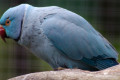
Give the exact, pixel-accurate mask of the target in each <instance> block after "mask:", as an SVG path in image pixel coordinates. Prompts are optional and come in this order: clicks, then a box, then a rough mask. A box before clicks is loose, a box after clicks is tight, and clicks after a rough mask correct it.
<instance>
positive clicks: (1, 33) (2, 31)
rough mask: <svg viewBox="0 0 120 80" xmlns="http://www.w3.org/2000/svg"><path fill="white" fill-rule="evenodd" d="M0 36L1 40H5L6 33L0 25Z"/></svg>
mask: <svg viewBox="0 0 120 80" xmlns="http://www.w3.org/2000/svg"><path fill="white" fill-rule="evenodd" d="M0 36H1V38H2V39H3V41H4V42H6V40H5V37H6V33H5V29H4V28H3V27H2V25H0Z"/></svg>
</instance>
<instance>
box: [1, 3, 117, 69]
mask: <svg viewBox="0 0 120 80" xmlns="http://www.w3.org/2000/svg"><path fill="white" fill-rule="evenodd" d="M17 10H19V11H18V12H16V11H17ZM13 13H14V15H12V14H13ZM6 16H7V17H9V19H10V20H11V25H10V26H9V27H8V26H7V27H6V26H5V25H4V23H5V21H6V18H7V17H6ZM21 22H22V23H21ZM0 24H1V25H3V28H4V29H5V31H6V34H7V37H10V38H12V39H15V40H16V41H17V42H18V43H19V44H20V45H22V46H24V47H26V48H28V49H29V50H30V51H31V52H32V53H34V54H35V55H36V56H38V57H40V58H42V59H43V60H45V61H46V62H48V63H49V64H50V65H51V66H52V67H53V68H54V69H56V68H58V67H63V68H80V69H83V70H91V71H96V70H102V69H105V68H108V67H111V66H114V65H117V64H118V62H117V61H116V60H117V58H118V54H117V52H116V50H115V49H114V48H113V47H112V45H111V44H110V43H109V42H108V41H107V40H106V39H105V38H104V37H103V36H102V35H101V34H100V33H99V32H97V31H96V30H95V29H94V28H93V27H92V25H90V24H89V23H88V22H87V21H86V20H85V19H84V18H82V17H81V16H79V15H77V14H75V13H73V12H71V11H68V10H66V9H63V8H60V7H56V6H51V7H40V8H38V7H33V6H30V5H28V4H22V5H20V6H17V7H14V8H10V9H9V10H8V11H6V12H5V13H4V15H3V17H2V18H1V20H0Z"/></svg>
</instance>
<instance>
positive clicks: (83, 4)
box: [0, 0, 120, 80]
mask: <svg viewBox="0 0 120 80" xmlns="http://www.w3.org/2000/svg"><path fill="white" fill-rule="evenodd" d="M21 3H28V4H31V5H33V6H36V7H43V6H60V7H63V8H66V9H68V10H71V11H73V12H75V13H77V14H79V15H81V16H83V17H84V18H85V19H86V20H87V21H88V22H90V23H91V24H92V25H93V27H94V28H95V29H96V30H98V31H99V32H100V33H102V35H103V36H104V37H106V38H107V39H108V41H110V42H111V43H112V44H113V45H114V47H115V48H116V50H117V51H118V52H119V53H120V1H119V0H0V16H2V14H3V13H4V12H5V11H6V10H7V9H8V8H10V7H13V6H16V5H19V4H21ZM119 61H120V59H119ZM48 70H52V69H51V67H50V66H49V65H48V64H47V63H45V62H44V61H42V60H41V59H38V58H37V57H35V56H34V55H33V54H31V53H30V52H29V51H27V50H25V49H24V48H23V47H21V46H19V45H18V44H17V43H16V42H15V41H13V40H11V39H7V43H4V42H3V41H2V40H1V39H0V80H6V79H8V78H11V77H15V76H18V75H23V74H27V73H32V72H39V71H48Z"/></svg>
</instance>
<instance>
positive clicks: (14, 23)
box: [0, 4, 25, 40]
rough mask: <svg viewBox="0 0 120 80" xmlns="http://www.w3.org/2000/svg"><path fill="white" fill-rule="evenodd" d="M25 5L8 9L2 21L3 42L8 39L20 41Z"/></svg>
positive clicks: (0, 24)
mask: <svg viewBox="0 0 120 80" xmlns="http://www.w3.org/2000/svg"><path fill="white" fill-rule="evenodd" d="M24 13H25V4H22V5H19V6H16V7H13V8H10V9H8V10H7V11H6V12H5V13H4V14H3V16H2V17H1V19H0V36H1V37H2V39H3V40H5V38H6V37H8V38H12V39H15V40H16V39H18V38H19V36H20V32H21V27H22V22H23V17H24Z"/></svg>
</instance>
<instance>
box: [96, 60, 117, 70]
mask: <svg viewBox="0 0 120 80" xmlns="http://www.w3.org/2000/svg"><path fill="white" fill-rule="evenodd" d="M96 63H97V66H96V68H98V69H99V70H103V69H106V68H108V67H112V66H115V65H118V64H119V63H118V62H117V61H116V60H115V59H102V60H97V62H96Z"/></svg>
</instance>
